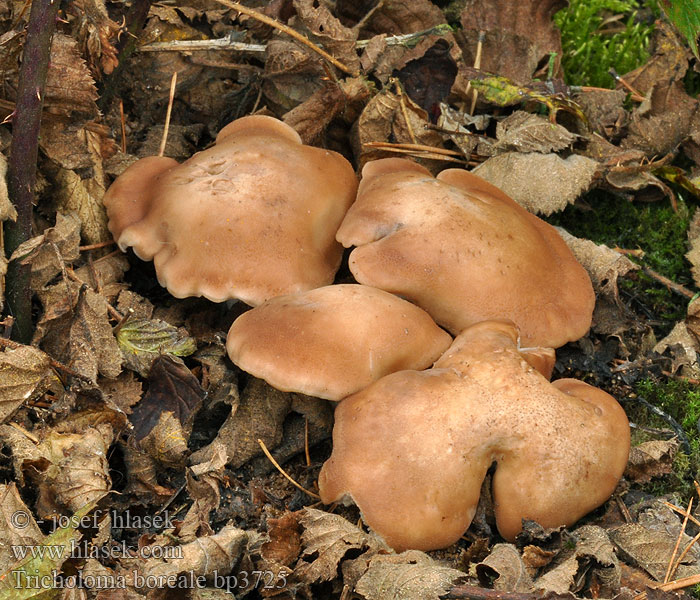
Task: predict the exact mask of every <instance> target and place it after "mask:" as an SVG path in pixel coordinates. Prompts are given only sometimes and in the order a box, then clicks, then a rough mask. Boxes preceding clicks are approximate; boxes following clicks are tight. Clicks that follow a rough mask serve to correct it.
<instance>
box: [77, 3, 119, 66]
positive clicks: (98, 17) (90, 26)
mask: <svg viewBox="0 0 700 600" xmlns="http://www.w3.org/2000/svg"><path fill="white" fill-rule="evenodd" d="M76 4H77V5H78V6H80V7H81V8H82V13H81V14H80V21H79V24H78V39H79V41H80V44H81V46H82V47H83V48H85V49H86V51H87V52H86V54H87V55H88V56H89V57H90V63H91V68H92V71H93V72H94V73H97V74H98V75H99V74H100V73H104V74H105V75H109V74H111V73H112V71H114V69H115V68H116V67H117V66H118V65H119V60H118V58H117V54H118V52H117V49H116V48H115V45H116V43H117V40H118V39H119V35H120V34H121V32H122V26H121V25H120V24H119V23H116V22H114V21H112V19H110V18H109V14H108V13H107V8H106V6H105V2H104V0H81V1H80V2H76Z"/></svg>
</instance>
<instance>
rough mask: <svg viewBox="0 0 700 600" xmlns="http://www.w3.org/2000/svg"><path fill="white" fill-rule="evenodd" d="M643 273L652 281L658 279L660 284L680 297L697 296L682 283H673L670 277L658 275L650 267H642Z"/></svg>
mask: <svg viewBox="0 0 700 600" xmlns="http://www.w3.org/2000/svg"><path fill="white" fill-rule="evenodd" d="M642 271H644V272H645V273H646V274H647V275H649V277H651V278H652V279H656V281H658V282H659V283H662V284H664V285H665V286H666V287H667V288H668V289H669V290H671V291H672V292H675V293H676V294H678V295H680V296H685V297H686V298H694V297H695V294H694V293H693V292H691V291H690V290H689V289H688V288H686V287H684V286H682V285H681V284H680V283H676V282H674V281H671V280H670V279H669V278H668V277H664V276H663V275H662V274H661V273H657V272H656V271H654V270H653V269H650V268H649V267H644V266H643V267H642Z"/></svg>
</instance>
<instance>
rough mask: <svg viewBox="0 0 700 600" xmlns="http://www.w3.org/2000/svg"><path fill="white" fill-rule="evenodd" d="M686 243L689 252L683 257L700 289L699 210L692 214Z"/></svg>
mask: <svg viewBox="0 0 700 600" xmlns="http://www.w3.org/2000/svg"><path fill="white" fill-rule="evenodd" d="M688 242H689V243H690V250H689V251H688V253H687V254H686V255H685V257H686V258H687V259H688V262H690V272H691V273H692V274H693V281H694V282H695V285H696V286H697V287H700V210H696V211H695V213H693V218H692V219H691V221H690V225H689V226H688Z"/></svg>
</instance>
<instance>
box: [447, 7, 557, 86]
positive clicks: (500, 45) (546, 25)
mask: <svg viewBox="0 0 700 600" xmlns="http://www.w3.org/2000/svg"><path fill="white" fill-rule="evenodd" d="M563 6H565V2H563V0H545V1H544V2H543V1H541V0H524V1H523V0H504V1H502V2H489V0H468V1H467V2H466V4H465V6H464V8H463V9H462V14H461V15H460V22H461V23H462V32H463V33H464V39H465V41H464V42H463V47H462V51H463V52H464V63H465V64H467V65H473V64H474V60H475V57H476V48H477V41H478V38H479V33H480V32H484V34H485V37H484V41H483V48H482V55H481V56H482V58H481V68H482V69H483V70H485V71H489V72H491V73H498V74H499V75H503V76H505V77H508V78H509V79H512V80H513V81H515V82H516V83H520V84H525V83H528V82H529V81H530V80H532V78H533V76H534V74H535V71H536V70H537V68H538V67H540V66H541V64H542V63H543V62H544V63H545V65H546V61H547V59H548V58H549V56H550V55H551V53H554V56H555V61H554V74H555V75H556V74H557V72H558V71H559V61H560V57H561V55H562V50H561V35H560V32H559V29H557V27H556V26H555V25H554V22H553V20H552V17H553V16H554V13H555V12H557V11H558V10H559V9H560V8H562V7H563Z"/></svg>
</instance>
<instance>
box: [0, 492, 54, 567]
mask: <svg viewBox="0 0 700 600" xmlns="http://www.w3.org/2000/svg"><path fill="white" fill-rule="evenodd" d="M0 522H2V524H3V526H2V527H0V572H2V573H7V572H8V571H9V570H10V568H12V567H13V566H14V565H15V564H16V563H17V558H18V557H17V556H15V555H14V553H13V552H12V547H13V546H23V547H25V548H30V547H32V546H37V545H39V544H41V542H42V540H43V539H44V534H43V533H42V532H41V530H40V529H39V526H38V525H37V524H36V521H35V520H34V516H33V515H32V513H31V511H30V510H29V508H27V505H26V504H25V503H24V501H23V500H22V498H21V497H20V495H19V492H18V491H17V484H16V483H14V482H11V483H3V484H0Z"/></svg>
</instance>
